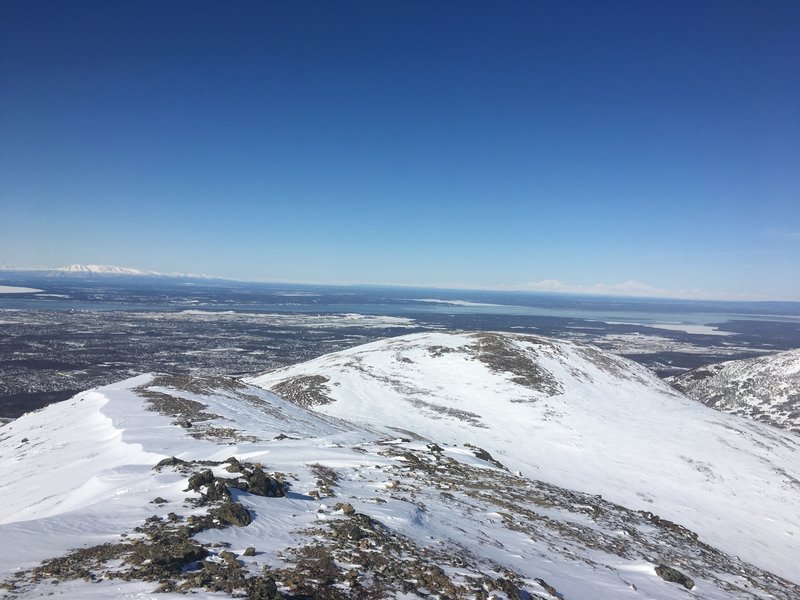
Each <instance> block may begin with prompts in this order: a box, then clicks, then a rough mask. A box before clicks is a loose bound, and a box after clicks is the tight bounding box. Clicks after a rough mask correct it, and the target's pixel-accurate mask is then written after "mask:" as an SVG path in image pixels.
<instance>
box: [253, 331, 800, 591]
mask: <svg viewBox="0 0 800 600" xmlns="http://www.w3.org/2000/svg"><path fill="white" fill-rule="evenodd" d="M498 337H501V338H502V339H504V340H509V343H510V344H513V346H514V347H515V348H517V349H519V351H520V352H522V353H523V355H527V356H529V357H531V359H532V360H533V361H534V362H535V363H536V364H538V365H540V366H541V367H542V368H543V369H544V370H545V371H546V372H547V373H549V374H551V376H552V378H553V379H554V380H555V381H557V382H559V383H560V384H561V389H560V390H558V391H555V392H554V393H552V392H551V390H541V389H536V386H535V385H532V386H526V385H519V384H516V383H514V382H512V381H511V376H510V375H509V373H506V372H498V371H494V370H492V368H491V367H490V366H488V365H487V364H484V363H482V362H481V361H480V360H479V358H478V354H479V351H478V350H476V349H475V348H476V347H477V345H478V344H479V343H480V338H481V335H480V334H477V335H476V334H463V335H455V334H447V333H431V334H428V333H426V334H418V335H411V336H403V337H401V338H394V339H392V340H387V341H380V342H375V343H372V344H367V345H364V346H360V347H358V348H354V349H352V350H346V351H342V352H338V353H335V354H332V355H328V356H324V357H321V358H319V359H316V360H313V361H310V362H307V363H303V364H301V365H296V366H293V367H288V368H285V369H280V370H278V371H274V372H271V373H268V374H266V375H263V376H261V377H256V378H253V379H252V380H251V382H252V383H254V384H256V385H260V386H263V387H266V388H269V387H272V386H274V385H275V384H278V383H279V382H281V381H285V380H287V379H291V378H294V377H298V376H302V375H311V374H317V375H322V376H324V377H327V378H329V382H328V383H327V389H328V391H329V396H330V398H332V399H334V400H335V402H332V403H329V404H321V405H319V406H317V407H316V409H317V410H318V411H320V412H323V413H325V414H330V415H336V416H341V417H346V418H348V419H351V420H354V421H357V422H363V423H371V424H375V425H377V424H381V425H398V424H400V425H399V426H401V427H403V428H405V429H408V430H411V431H414V432H415V433H417V434H420V435H423V436H426V437H429V438H431V439H434V440H437V441H444V442H447V443H451V444H463V443H465V442H470V443H473V444H477V445H478V446H481V447H484V448H491V449H492V450H491V451H492V452H493V453H495V455H496V457H497V458H498V459H499V460H500V461H502V462H503V463H504V464H506V465H507V466H508V467H509V468H511V469H512V470H520V471H521V472H522V473H523V474H524V475H526V476H530V477H535V478H537V479H543V480H545V481H548V482H551V483H555V484H557V485H559V486H562V487H565V488H569V489H576V490H581V491H584V492H589V493H593V494H602V495H603V497H605V498H608V499H610V500H612V501H614V502H618V503H620V504H623V505H625V506H628V507H632V508H637V509H642V510H650V511H653V512H656V513H658V514H660V515H661V516H664V517H666V518H668V519H670V520H673V521H676V522H678V523H681V524H682V525H684V526H686V527H688V528H689V529H692V530H694V531H696V532H698V533H699V534H700V536H701V538H702V539H703V540H706V541H707V542H709V543H712V544H714V545H716V546H718V547H720V548H722V549H724V550H726V551H727V552H729V553H732V554H736V555H738V556H741V557H742V558H745V559H746V560H749V561H752V562H754V563H755V564H758V565H760V566H762V567H764V568H767V569H772V570H774V571H776V572H778V573H780V574H782V575H784V576H786V577H795V578H797V557H798V556H800V511H798V510H797V507H798V506H800V440H798V439H797V437H795V436H791V435H788V434H785V433H783V432H781V431H778V430H776V429H773V428H771V427H768V426H764V425H761V424H758V423H753V422H749V421H746V420H743V419H739V418H736V417H732V416H730V415H726V414H722V413H720V412H717V411H714V410H712V409H708V408H706V407H704V406H702V405H699V404H698V403H697V402H695V401H692V400H689V399H687V398H685V397H684V396H682V395H681V394H679V393H678V392H676V391H675V390H673V389H672V388H670V387H669V386H668V385H667V384H666V383H664V382H662V381H660V380H658V379H657V378H656V377H655V376H653V375H652V374H651V373H650V372H648V371H647V369H645V368H644V367H642V366H640V365H638V364H635V363H633V362H631V361H628V360H625V359H622V358H618V357H615V356H612V355H610V354H606V353H601V352H599V351H596V350H592V349H591V347H588V346H578V345H575V344H572V343H570V342H563V341H556V340H546V339H543V338H532V339H530V340H526V338H525V337H523V336H519V337H517V338H513V337H511V336H507V335H505V336H498ZM441 348H444V349H445V351H442V350H441ZM448 350H451V351H448ZM543 378H544V376H543Z"/></svg>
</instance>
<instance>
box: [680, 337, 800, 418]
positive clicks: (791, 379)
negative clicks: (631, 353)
mask: <svg viewBox="0 0 800 600" xmlns="http://www.w3.org/2000/svg"><path fill="white" fill-rule="evenodd" d="M667 381H669V383H671V384H672V385H673V386H674V387H675V388H677V389H678V390H680V391H681V392H683V393H684V394H686V395H687V396H689V397H690V398H694V399H695V400H697V401H699V402H702V403H703V404H705V405H706V406H711V407H713V408H716V409H718V410H722V411H725V412H729V413H733V414H735V415H741V416H743V417H748V418H750V419H755V420H757V421H763V422H764V423H769V424H771V425H775V426H776V427H782V428H784V429H788V430H789V431H793V432H794V433H800V350H790V351H788V352H779V353H778V354H771V355H769V356H760V357H757V358H749V359H746V360H731V361H727V362H723V363H719V364H716V365H709V366H706V367H701V368H699V369H693V370H691V371H688V372H686V373H682V374H681V375H677V376H675V377H671V378H669V379H668V380H667Z"/></svg>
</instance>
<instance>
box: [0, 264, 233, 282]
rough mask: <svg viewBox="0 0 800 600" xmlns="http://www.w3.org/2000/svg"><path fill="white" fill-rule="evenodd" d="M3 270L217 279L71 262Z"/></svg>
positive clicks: (8, 267)
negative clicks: (57, 265)
mask: <svg viewBox="0 0 800 600" xmlns="http://www.w3.org/2000/svg"><path fill="white" fill-rule="evenodd" d="M0 270H3V271H37V272H44V273H52V274H55V275H58V274H69V275H101V276H102V275H116V276H124V277H190V278H194V279H218V278H217V277H213V276H211V275H204V274H202V273H162V272H159V271H148V270H145V269H133V268H130V267H119V266H116V265H83V264H77V263H76V264H71V265H67V266H65V267H16V266H9V265H2V266H0Z"/></svg>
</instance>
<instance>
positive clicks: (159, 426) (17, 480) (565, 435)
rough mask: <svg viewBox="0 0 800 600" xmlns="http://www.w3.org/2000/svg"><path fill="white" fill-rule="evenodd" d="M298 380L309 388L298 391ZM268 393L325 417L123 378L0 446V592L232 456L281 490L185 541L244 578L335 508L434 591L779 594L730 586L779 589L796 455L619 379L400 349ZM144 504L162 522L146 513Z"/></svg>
mask: <svg viewBox="0 0 800 600" xmlns="http://www.w3.org/2000/svg"><path fill="white" fill-rule="evenodd" d="M498 357H500V359H499V360H498ZM526 360H527V362H526ZM526 374H527V375H526ZM313 375H321V376H323V377H327V378H328V380H327V381H326V382H324V384H323V383H321V382H322V379H302V377H305V376H313ZM298 378H300V379H298ZM512 379H516V380H517V381H522V383H514V382H513V381H512ZM287 381H294V382H295V383H298V382H300V383H298V386H299V387H298V386H295V387H294V388H292V387H291V386H289V387H286V386H284V388H283V389H285V390H286V393H287V395H291V394H294V396H295V399H296V400H302V399H303V398H305V399H306V400H309V401H312V400H314V399H315V398H316V399H317V400H320V399H324V400H325V401H329V400H334V401H333V402H330V403H328V404H313V402H311V403H312V404H313V406H312V407H311V409H307V408H304V407H302V406H298V405H297V404H295V403H292V402H289V401H287V400H284V399H281V398H278V397H276V396H275V395H274V394H272V393H270V392H268V391H264V390H261V389H258V388H256V387H252V386H244V385H242V384H239V383H236V382H233V381H231V380H226V379H224V378H206V379H198V380H192V379H191V378H185V377H184V378H176V377H170V376H147V375H145V376H140V377H137V378H134V379H130V380H127V381H125V382H122V383H119V384H115V385H111V386H106V387H103V388H99V389H96V390H92V391H89V392H84V393H82V394H79V395H78V396H76V397H74V398H73V399H71V400H67V401H65V402H62V403H58V404H54V405H51V406H49V407H47V408H45V409H43V410H41V411H38V412H35V413H29V414H26V415H24V416H23V417H21V418H19V419H17V420H16V421H14V422H12V423H11V424H9V425H7V426H5V427H3V428H0V468H2V472H3V475H4V477H3V478H2V480H0V507H2V508H0V523H2V524H0V540H2V545H1V546H0V580H7V579H9V578H11V579H13V574H14V573H15V572H19V571H20V570H25V569H30V568H32V567H34V566H36V564H38V562H39V561H41V560H43V559H47V558H52V557H55V556H59V555H62V554H64V553H65V552H67V551H68V550H70V549H72V548H77V547H85V546H91V545H96V544H100V543H104V542H118V541H120V539H121V538H120V535H121V534H130V535H132V536H133V537H135V535H136V534H133V529H134V528H135V527H137V526H140V525H142V523H143V522H144V520H145V519H147V518H148V517H150V516H151V515H154V514H155V515H159V516H161V517H164V516H166V515H167V513H168V512H171V511H174V512H176V513H178V515H179V516H180V517H181V518H185V517H186V516H188V515H190V514H199V513H200V512H202V510H203V509H201V508H197V507H193V506H190V505H187V504H185V502H184V501H185V500H186V499H190V498H194V497H197V493H196V492H191V491H186V489H187V475H186V474H185V473H180V472H178V471H177V470H174V469H170V468H164V469H161V470H160V471H159V470H153V466H154V465H155V464H156V463H157V462H158V461H160V460H161V459H162V458H164V457H169V456H177V457H178V458H181V459H184V460H194V461H196V460H211V461H224V460H226V459H227V458H228V457H230V456H236V457H237V458H238V459H239V460H242V461H244V460H248V461H253V462H257V463H261V464H262V465H263V466H264V469H265V470H267V471H269V472H281V473H284V474H285V475H286V481H287V482H289V483H290V485H291V487H290V489H289V493H288V494H287V496H286V497H283V498H267V497H261V496H255V495H252V494H248V493H241V494H240V493H237V496H236V499H237V501H239V502H241V503H242V504H243V505H245V506H246V507H247V508H248V509H249V511H250V513H251V515H252V516H253V522H252V523H251V524H250V525H248V526H245V527H228V528H226V529H210V530H207V531H203V532H201V533H199V534H197V535H196V539H197V540H198V541H200V542H202V543H204V544H207V545H209V547H212V546H210V545H211V544H213V543H215V542H225V543H228V544H230V550H231V551H232V552H234V553H235V554H237V555H239V556H240V558H242V557H241V553H242V552H243V551H244V549H245V548H247V547H248V546H253V547H255V548H256V549H257V553H256V555H255V556H253V557H248V558H244V561H245V567H246V568H247V569H249V570H250V572H252V573H254V574H255V573H259V572H260V569H261V567H262V566H264V565H267V566H269V567H270V568H281V567H286V566H287V565H291V564H292V562H293V560H295V559H294V558H293V556H294V555H293V554H292V549H295V550H297V549H301V548H303V547H305V546H308V545H309V544H310V543H312V542H316V543H325V538H324V535H323V533H322V532H324V531H326V530H327V529H326V528H330V527H332V526H333V525H335V524H337V523H342V522H347V519H348V518H349V517H347V516H346V515H345V514H343V512H342V510H337V509H336V504H337V503H339V502H347V503H350V504H352V506H353V507H354V509H355V510H356V511H358V513H362V514H365V515H368V516H369V517H370V518H371V519H373V520H374V521H375V522H379V523H381V524H382V526H384V527H385V528H386V530H387V531H388V532H389V533H390V534H391V535H393V536H397V538H398V539H402V540H405V542H404V544H405V545H404V546H403V548H406V550H405V551H404V552H406V555H405V556H406V558H407V559H411V558H413V557H414V556H417V557H428V558H425V560H430V561H433V564H436V565H441V567H442V569H444V572H445V574H446V575H447V577H449V578H451V579H452V580H453V581H454V582H456V583H458V582H465V581H468V580H470V579H471V578H472V579H474V578H475V577H478V576H484V577H490V578H491V577H495V578H496V577H498V574H499V573H500V572H501V571H503V570H507V571H509V572H512V573H515V574H516V575H517V576H518V582H519V586H520V589H523V590H524V591H525V592H526V593H528V594H530V597H532V598H546V597H549V596H548V593H547V591H546V589H545V588H544V587H543V585H542V584H541V583H540V582H538V581H537V580H540V581H544V582H546V583H547V584H548V585H550V586H553V587H554V588H555V589H556V590H557V591H558V593H559V594H561V595H562V596H563V598H565V599H567V600H569V599H572V598H588V597H591V598H597V599H600V600H611V599H617V598H621V597H628V596H630V597H632V598H653V599H662V598H663V599H667V598H684V597H687V593H688V591H687V590H686V589H684V588H683V587H681V586H680V585H678V584H675V583H668V582H665V581H663V580H662V579H660V578H659V577H658V576H656V574H655V567H656V565H657V564H659V563H661V562H664V563H666V564H670V565H672V566H674V567H676V568H678V569H680V570H681V571H683V572H685V573H686V574H687V575H689V576H691V577H692V578H693V579H694V580H695V583H696V586H695V588H694V589H693V590H692V592H691V594H693V595H694V596H695V597H701V598H712V599H717V598H720V599H721V598H756V597H766V596H765V595H764V594H761V595H760V596H759V595H752V594H751V593H750V592H749V591H747V590H748V589H749V590H758V589H761V588H760V587H759V586H766V587H764V588H763V589H768V590H769V592H770V593H771V594H772V596H771V597H773V598H781V599H785V600H789V599H791V598H793V597H797V594H798V593H800V588H798V587H797V586H796V585H793V584H792V583H790V582H788V581H782V580H780V579H778V578H774V577H770V576H769V575H765V574H763V573H762V572H760V571H758V569H755V568H754V567H751V566H750V565H748V564H747V562H749V563H754V564H755V565H757V566H758V567H761V568H763V569H766V570H767V571H772V572H774V573H776V574H778V575H780V576H782V577H784V578H787V579H789V580H794V582H795V583H797V579H798V578H797V575H796V571H795V570H794V562H795V560H794V559H795V558H796V557H797V556H798V555H800V548H799V547H798V539H799V537H798V536H800V528H799V527H798V518H799V517H798V514H797V510H796V508H797V506H798V505H800V487H798V485H797V483H796V482H797V480H798V478H800V474H799V473H798V464H800V460H798V459H800V448H798V442H797V441H796V437H795V436H792V435H790V434H784V433H783V432H780V431H778V430H775V429H771V428H770V427H768V426H764V425H759V424H756V423H750V422H747V421H745V420H743V419H739V418H737V417H732V416H728V415H724V414H720V413H716V412H714V411H712V410H711V409H707V408H705V407H703V406H701V405H698V404H697V403H695V402H692V401H689V400H687V399H685V398H684V397H682V396H680V395H679V394H678V393H676V392H674V391H672V390H671V389H670V388H669V387H668V386H666V385H665V384H663V383H661V382H660V381H658V380H657V379H656V378H654V377H653V376H651V375H650V374H649V373H648V372H647V371H646V370H645V369H644V368H641V367H638V366H637V365H635V364H632V363H630V362H628V361H625V360H621V359H618V358H615V357H612V356H611V355H608V354H605V353H602V352H599V351H597V350H594V349H592V348H589V347H582V346H577V345H574V344H569V343H562V342H553V341H550V340H542V339H534V338H524V337H520V336H495V335H491V334H489V335H486V334H484V335H473V334H465V335H448V334H422V335H411V336H403V337H401V338H395V339H393V340H388V341H384V342H378V343H374V344H369V345H367V346H362V347H359V348H355V349H353V350H349V351H345V352H340V353H337V354H334V355H329V356H326V357H322V358H320V359H317V360H315V361H311V362H309V363H307V364H305V365H298V366H296V367H292V368H290V369H284V370H281V371H277V372H274V373H271V374H268V375H266V376H264V377H260V378H258V379H257V382H258V383H259V385H262V386H267V387H269V386H274V385H276V384H279V383H280V382H284V383H286V382H287ZM303 386H305V387H303ZM142 390H147V392H148V393H150V394H151V395H152V394H156V395H157V394H159V393H162V394H164V395H167V396H170V397H172V398H178V399H185V400H193V401H197V402H201V403H202V404H203V405H204V408H203V410H204V411H206V412H207V413H209V414H210V415H211V419H210V420H207V421H204V422H195V423H194V424H193V426H192V427H190V428H186V427H181V426H180V425H179V424H178V423H176V419H175V418H173V417H171V416H166V415H165V414H161V413H159V412H155V411H153V410H149V408H150V405H149V404H148V401H147V400H146V399H145V397H146V396H147V393H145V392H143V391H142ZM302 392H306V394H305V395H303V393H302ZM323 396H325V398H323ZM162 412H163V411H162ZM423 438H426V439H423ZM432 443H436V444H438V445H439V446H433V445H432ZM466 443H469V444H472V445H474V447H473V446H465V444H466ZM477 447H480V448H482V449H483V450H485V451H488V452H489V453H491V455H493V456H494V458H495V459H497V460H498V461H500V463H502V464H503V465H505V466H506V467H508V469H509V470H504V469H502V468H501V467H500V466H498V465H495V464H494V463H492V462H491V460H490V457H488V456H487V455H485V454H483V452H482V451H481V450H480V449H478V448H477ZM320 466H323V467H325V468H328V469H331V470H333V471H334V472H335V474H336V476H337V481H336V482H335V485H334V486H333V490H332V492H331V493H335V496H329V495H327V494H326V493H322V494H321V497H319V498H315V497H312V496H311V495H310V494H309V492H310V491H311V490H314V489H315V488H318V487H319V481H318V473H317V469H318V468H319V467H320ZM213 469H214V472H215V473H216V474H219V475H222V474H224V473H223V471H222V469H221V468H219V467H213ZM516 470H519V471H520V472H521V473H520V474H519V475H515V474H514V471H516ZM540 480H541V481H540ZM553 484H554V485H553ZM555 486H560V487H555ZM562 488H564V489H562ZM569 490H575V491H576V492H575V493H573V492H570V491H569ZM597 494H602V495H603V498H604V499H601V498H599V497H598V496H597ZM157 496H160V497H162V498H164V499H166V500H169V502H168V503H166V504H163V505H158V504H152V503H151V501H152V500H153V499H154V498H156V497H157ZM609 501H610V502H609ZM612 502H614V503H617V504H616V505H615V504H612ZM620 505H621V506H620ZM638 509H642V510H646V511H651V512H652V513H654V514H657V515H659V516H660V517H661V518H662V519H670V520H671V521H674V522H675V523H677V524H679V525H680V526H683V527H685V528H688V529H689V530H692V531H694V532H697V533H698V534H699V536H700V540H699V541H697V540H695V539H694V538H693V537H692V534H691V532H687V531H686V530H684V529H682V528H680V527H678V526H674V527H672V526H664V525H663V523H662V524H659V521H658V520H657V519H655V517H653V516H652V515H649V513H644V512H636V510H638ZM676 532H677V533H676ZM703 542H705V544H710V546H706V545H704V544H703ZM336 543H338V542H336ZM344 543H345V542H342V544H344ZM711 546H714V547H716V549H714V548H712V547H711ZM333 551H336V549H335V547H334V550H333ZM370 551H373V552H384V553H390V552H391V549H390V548H389V547H387V546H383V547H375V548H373V549H372V550H370ZM736 556H738V557H739V558H741V559H742V560H741V561H740V560H739V558H736ZM212 559H214V557H213V556H212ZM455 559H458V561H459V562H458V563H456V562H454V561H455ZM339 560H340V561H341V558H340V559H339ZM397 560H398V561H399V562H402V561H401V560H400V556H398V557H397ZM419 560H423V558H419ZM743 561H747V562H743ZM339 566H340V567H341V568H342V569H345V570H346V569H349V568H350V566H348V565H347V564H344V563H343V562H342V563H341V564H340V565H339ZM366 576H367V574H365V577H366ZM156 585H157V584H156V583H153V582H150V583H147V582H124V581H122V580H120V579H108V578H104V579H103V580H102V581H99V582H96V583H89V582H84V581H69V582H61V583H59V584H57V585H55V584H52V583H49V582H48V581H42V582H40V583H37V584H30V583H29V584H26V587H24V588H23V592H22V595H23V596H26V597H27V596H38V595H47V594H55V595H58V596H61V597H70V598H86V597H130V598H140V597H142V598H144V597H166V596H167V595H166V594H158V595H153V594H152V591H153V590H154V589H155V588H156ZM745 586H747V587H745ZM490 587H491V586H490ZM345 591H346V590H345ZM486 591H487V592H490V593H493V594H494V595H495V596H496V597H497V598H504V597H507V596H506V595H504V594H503V593H502V592H501V591H499V590H494V589H487V590H486ZM2 593H3V592H2V591H0V594H2ZM198 595H199V596H200V597H205V596H207V597H219V595H218V594H216V595H215V594H211V593H209V592H206V591H203V590H198ZM179 597H185V596H179ZM195 597H197V596H195ZM397 597H413V595H406V596H402V595H400V594H399V593H398V594H397ZM434 597H435V596H434ZM467 597H468V596H467Z"/></svg>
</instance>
